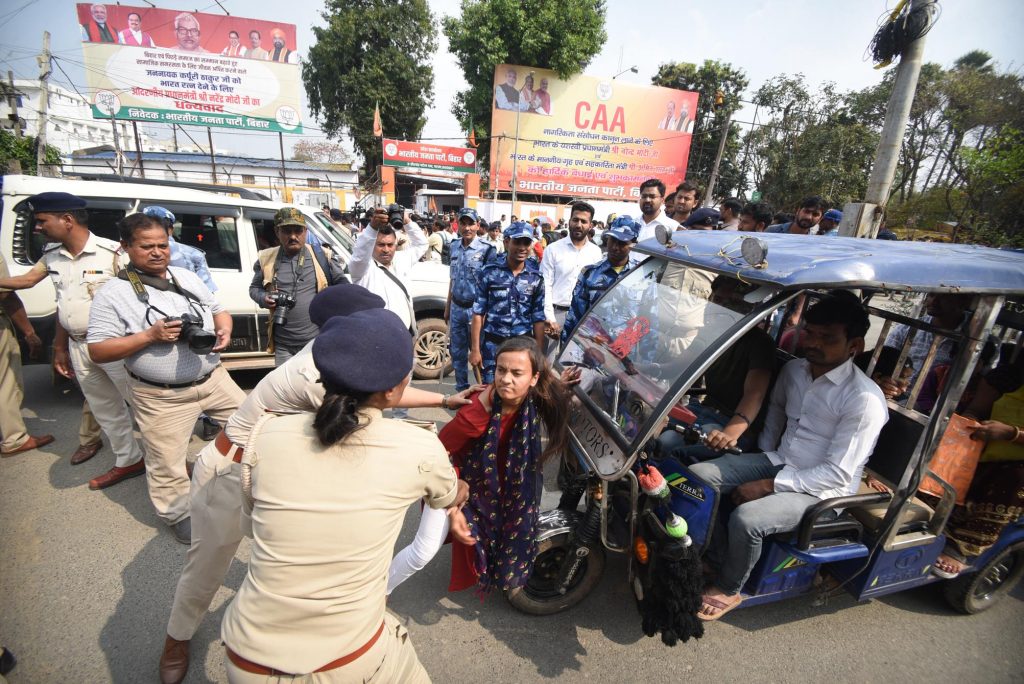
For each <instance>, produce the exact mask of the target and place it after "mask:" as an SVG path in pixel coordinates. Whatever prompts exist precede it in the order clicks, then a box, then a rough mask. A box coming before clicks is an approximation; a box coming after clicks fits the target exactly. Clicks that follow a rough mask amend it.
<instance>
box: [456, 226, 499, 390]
mask: <svg viewBox="0 0 1024 684" xmlns="http://www.w3.org/2000/svg"><path fill="white" fill-rule="evenodd" d="M476 226H477V214H476V211H474V210H473V209H469V208H468V207H467V208H465V209H461V210H459V237H460V238H461V239H460V240H456V241H454V242H453V243H452V246H451V255H452V258H451V277H450V278H449V282H448V299H447V300H446V301H445V304H444V320H445V321H447V322H448V341H449V344H450V349H451V355H452V364H453V365H454V366H455V389H456V390H457V391H459V392H461V391H462V390H464V389H467V388H468V387H469V368H468V362H469V348H470V344H469V336H470V329H471V327H472V324H473V304H474V303H475V302H476V298H477V295H478V294H479V280H480V269H482V268H483V267H484V266H486V265H487V264H488V263H490V262H491V261H493V260H494V258H495V256H496V255H497V252H496V251H495V249H494V247H492V246H491V245H489V244H487V242H486V241H485V240H484V239H483V238H480V237H478V236H477V234H476Z"/></svg>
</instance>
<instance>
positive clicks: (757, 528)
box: [690, 453, 819, 594]
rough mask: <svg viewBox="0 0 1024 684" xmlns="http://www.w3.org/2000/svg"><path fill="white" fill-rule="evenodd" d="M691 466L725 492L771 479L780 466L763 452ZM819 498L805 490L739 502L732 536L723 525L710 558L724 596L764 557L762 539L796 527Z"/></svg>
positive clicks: (731, 522) (731, 525) (734, 590)
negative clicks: (805, 492) (717, 573)
mask: <svg viewBox="0 0 1024 684" xmlns="http://www.w3.org/2000/svg"><path fill="white" fill-rule="evenodd" d="M690 470H691V471H693V474H694V475H696V476H697V477H699V478H701V479H702V480H704V481H705V482H707V483H708V484H711V485H714V486H715V487H717V488H718V491H719V492H720V493H721V494H722V495H723V496H724V495H726V494H729V493H730V492H732V490H734V489H735V488H736V487H737V486H739V485H741V484H743V483H744V482H751V481H753V480H764V479H773V478H774V477H775V475H776V474H777V473H778V472H779V471H780V470H782V466H777V465H772V462H771V461H769V460H768V457H767V456H765V455H764V454H760V453H758V454H727V455H725V456H721V457H719V458H716V459H714V460H711V461H705V462H703V463H698V464H696V465H694V466H691V467H690ZM818 501H819V499H818V497H816V496H812V495H810V494H803V493H801V492H776V493H774V494H769V495H768V496H765V497H762V498H760V499H756V500H754V501H748V502H747V503H745V504H741V505H740V506H737V507H736V510H735V511H733V513H732V515H731V516H730V517H729V528H728V534H727V535H723V534H722V532H723V531H724V530H723V529H722V528H721V525H719V528H720V529H718V530H716V531H715V534H714V536H713V538H712V540H711V548H710V549H709V552H708V555H709V561H711V563H712V564H713V565H714V564H716V562H717V563H718V564H720V566H721V570H720V572H719V575H718V580H717V581H716V582H715V585H716V586H717V587H718V588H719V589H721V590H722V591H723V592H725V593H726V594H736V593H738V592H739V590H740V589H741V588H743V584H744V583H745V582H746V581H747V578H748V577H749V576H750V571H751V570H753V569H754V565H755V564H756V563H757V559H758V558H760V557H761V542H762V540H763V539H764V538H765V537H766V536H768V535H770V534H776V533H778V532H791V531H793V530H795V529H796V528H797V526H798V525H799V524H800V519H801V518H802V517H803V515H804V511H806V510H807V509H808V508H809V507H810V506H812V505H814V504H816V503H818ZM723 536H724V537H726V538H725V539H723Z"/></svg>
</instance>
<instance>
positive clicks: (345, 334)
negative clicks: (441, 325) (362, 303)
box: [313, 309, 412, 393]
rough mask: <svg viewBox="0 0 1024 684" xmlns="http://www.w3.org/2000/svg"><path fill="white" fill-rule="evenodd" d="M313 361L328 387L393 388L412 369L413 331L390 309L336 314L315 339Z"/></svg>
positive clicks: (353, 388) (358, 390)
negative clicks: (411, 333)
mask: <svg viewBox="0 0 1024 684" xmlns="http://www.w3.org/2000/svg"><path fill="white" fill-rule="evenodd" d="M313 364H314V365H315V366H316V369H317V370H318V371H320V379H321V380H322V381H323V383H324V385H326V386H328V387H334V388H340V389H348V390H352V391H355V392H367V393H372V392H381V391H383V390H389V389H391V388H392V387H395V386H397V385H398V384H399V383H400V382H402V380H404V379H405V377H406V376H407V375H409V372H410V371H411V370H412V335H410V334H409V329H408V328H407V327H406V326H405V324H404V323H402V319H401V318H399V317H398V315H397V314H395V313H393V312H391V311H388V310H387V309H369V310H366V311H358V312H356V313H354V314H351V315H348V316H335V317H334V318H331V319H330V320H328V321H327V322H326V323H325V324H324V326H323V328H321V329H320V334H319V335H317V336H316V339H315V340H313Z"/></svg>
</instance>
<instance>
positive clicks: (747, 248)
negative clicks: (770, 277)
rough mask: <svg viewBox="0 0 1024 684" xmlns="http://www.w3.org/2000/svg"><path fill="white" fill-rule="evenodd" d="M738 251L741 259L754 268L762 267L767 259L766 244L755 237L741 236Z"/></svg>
mask: <svg viewBox="0 0 1024 684" xmlns="http://www.w3.org/2000/svg"><path fill="white" fill-rule="evenodd" d="M740 253H741V254H742V255H743V260H744V261H746V262H747V263H748V264H750V265H751V266H753V267H754V268H764V267H765V265H766V263H767V261H768V244H767V243H766V242H765V241H764V240H762V239H760V238H756V237H748V238H743V242H741V243H740Z"/></svg>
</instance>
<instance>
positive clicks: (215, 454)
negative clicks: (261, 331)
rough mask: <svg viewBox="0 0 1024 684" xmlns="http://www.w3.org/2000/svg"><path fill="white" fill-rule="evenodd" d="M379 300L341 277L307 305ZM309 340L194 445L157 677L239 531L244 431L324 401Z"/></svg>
mask: <svg viewBox="0 0 1024 684" xmlns="http://www.w3.org/2000/svg"><path fill="white" fill-rule="evenodd" d="M383 307H384V300H383V299H381V298H380V297H378V296H377V295H375V294H373V293H371V292H369V291H368V290H366V288H363V287H360V286H359V285H350V284H348V283H342V284H340V285H333V286H331V287H329V288H327V289H326V290H324V291H322V292H320V293H318V294H317V295H316V297H314V298H313V301H312V303H311V304H310V306H309V315H310V319H311V320H312V321H313V322H314V323H315V324H316V325H317V326H318V327H322V326H324V325H325V324H326V323H327V321H328V320H329V319H330V318H332V317H334V316H348V315H349V314H353V313H357V312H360V311H367V310H370V309H381V308H383ZM312 346H313V343H312V342H311V343H309V344H307V345H306V346H305V347H304V348H303V349H302V350H301V351H300V352H299V353H298V354H296V355H295V356H293V357H292V358H291V359H289V360H288V361H287V362H286V363H285V364H283V365H282V366H279V367H278V368H276V369H274V370H273V371H271V372H270V373H269V374H268V375H266V376H265V377H264V378H263V379H262V380H260V381H259V383H258V384H257V385H256V387H255V388H254V389H253V390H252V392H250V393H249V396H247V397H246V398H245V401H243V402H242V403H241V405H240V406H239V407H238V410H237V411H235V412H234V414H232V416H231V418H229V419H228V421H227V423H226V424H225V427H224V431H223V432H221V433H220V434H219V435H217V438H216V439H215V440H214V441H213V442H211V443H210V444H208V445H206V447H205V448H203V450H202V451H200V452H199V458H198V459H197V460H196V464H195V470H194V471H193V473H192V488H191V493H190V497H191V504H190V510H191V512H192V518H191V520H192V528H193V542H192V547H191V548H190V549H189V553H188V559H187V561H186V562H185V567H184V569H182V571H181V578H180V579H179V580H178V588H177V591H175V593H174V603H173V605H172V607H171V616H170V619H169V620H168V622H167V638H166V640H165V642H164V650H163V653H162V654H161V656H160V680H161V682H163V683H164V684H176V683H177V682H181V681H182V679H184V678H185V674H186V673H187V672H188V666H189V642H190V640H191V639H192V635H193V634H195V631H196V630H197V629H198V628H199V624H200V622H201V621H202V619H203V616H204V615H205V614H206V611H207V609H208V608H209V607H210V602H211V601H212V600H213V597H214V594H216V593H217V590H218V589H220V587H221V585H222V584H223V583H224V578H225V576H226V575H227V572H228V567H229V566H230V565H231V560H232V559H233V558H234V557H235V551H237V549H238V545H239V543H241V541H242V537H243V535H244V534H245V531H244V530H243V529H242V527H241V525H240V518H241V513H242V498H241V494H240V482H239V470H240V466H239V465H238V464H239V463H240V461H241V459H242V453H243V450H244V447H245V444H246V443H247V442H248V441H249V436H250V432H251V431H252V429H253V426H254V425H255V424H256V423H257V421H258V420H259V419H260V417H261V416H263V415H266V414H267V413H268V412H270V413H279V414H280V413H299V412H302V411H316V410H317V409H318V408H319V407H320V404H321V403H323V398H324V385H323V383H321V382H320V371H319V370H317V368H316V365H315V364H314V362H313V354H312ZM468 394H469V392H468V391H467V392H463V393H461V394H458V395H455V396H444V395H441V394H437V393H435V392H427V391H424V390H420V389H417V388H414V387H406V389H405V392H404V394H403V395H402V400H401V401H400V403H399V405H400V406H404V407H406V408H425V407H437V406H440V407H441V408H445V409H449V408H456V407H459V406H463V405H465V404H468V403H469V400H468V399H467V398H466V396H467V395H468Z"/></svg>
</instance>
